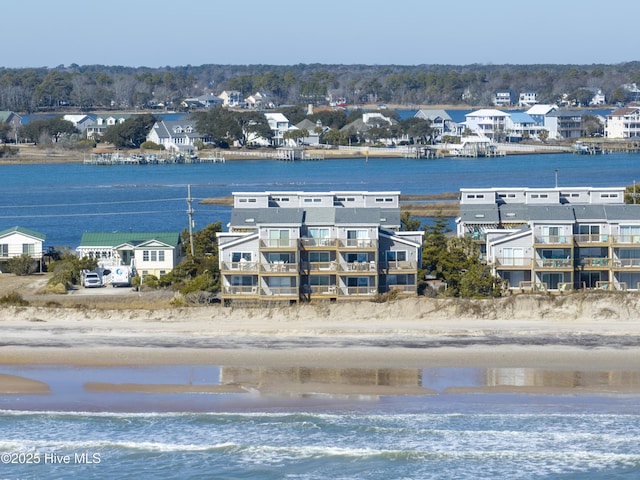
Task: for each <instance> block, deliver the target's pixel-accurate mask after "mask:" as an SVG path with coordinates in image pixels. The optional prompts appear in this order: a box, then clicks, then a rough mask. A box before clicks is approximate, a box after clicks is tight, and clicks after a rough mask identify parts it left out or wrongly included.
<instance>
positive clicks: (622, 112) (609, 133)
mask: <svg viewBox="0 0 640 480" xmlns="http://www.w3.org/2000/svg"><path fill="white" fill-rule="evenodd" d="M604 136H605V137H607V138H633V137H636V138H638V137H640V107H625V108H618V109H617V110H614V111H613V112H611V113H610V114H609V115H607V122H606V126H605V129H604Z"/></svg>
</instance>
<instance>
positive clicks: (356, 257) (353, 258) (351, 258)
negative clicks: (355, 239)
mask: <svg viewBox="0 0 640 480" xmlns="http://www.w3.org/2000/svg"><path fill="white" fill-rule="evenodd" d="M368 261H369V255H367V254H366V253H361V252H360V253H347V263H354V262H368Z"/></svg>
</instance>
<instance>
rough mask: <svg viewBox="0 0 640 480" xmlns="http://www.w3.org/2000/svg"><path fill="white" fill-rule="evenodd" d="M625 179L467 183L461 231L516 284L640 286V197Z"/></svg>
mask: <svg viewBox="0 0 640 480" xmlns="http://www.w3.org/2000/svg"><path fill="white" fill-rule="evenodd" d="M624 196H625V189H624V187H615V188H591V187H572V188H558V187H555V188H463V189H461V192H460V217H458V218H457V219H456V222H457V234H458V236H469V237H471V238H472V239H474V240H476V241H477V242H478V243H479V244H480V245H481V247H482V255H483V258H484V259H485V260H486V262H487V264H488V265H491V266H492V268H493V273H494V275H496V276H497V277H499V278H501V279H502V280H503V281H504V282H505V286H506V287H509V288H512V289H523V290H524V289H527V290H529V289H533V290H554V291H563V290H572V289H596V288H597V289H608V290H639V289H640V205H629V204H625V201H624Z"/></svg>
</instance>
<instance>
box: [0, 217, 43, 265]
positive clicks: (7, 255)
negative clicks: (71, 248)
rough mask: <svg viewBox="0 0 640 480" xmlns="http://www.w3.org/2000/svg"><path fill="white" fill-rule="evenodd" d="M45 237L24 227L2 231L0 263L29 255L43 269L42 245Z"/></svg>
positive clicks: (0, 234)
mask: <svg viewBox="0 0 640 480" xmlns="http://www.w3.org/2000/svg"><path fill="white" fill-rule="evenodd" d="M45 238H46V237H45V235H43V234H42V233H38V232H36V231H33V230H29V229H28V228H24V227H12V228H7V229H6V230H2V231H0V262H6V261H7V260H9V259H11V258H14V257H19V256H21V255H25V254H26V255H29V256H30V257H31V258H33V259H34V260H36V261H38V262H39V263H40V267H42V244H43V243H44V240H45Z"/></svg>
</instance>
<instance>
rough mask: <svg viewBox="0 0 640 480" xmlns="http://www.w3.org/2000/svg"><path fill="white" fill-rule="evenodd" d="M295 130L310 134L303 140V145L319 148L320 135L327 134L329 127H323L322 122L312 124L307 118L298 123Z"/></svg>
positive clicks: (301, 140) (301, 141)
mask: <svg viewBox="0 0 640 480" xmlns="http://www.w3.org/2000/svg"><path fill="white" fill-rule="evenodd" d="M295 128H297V129H298V130H306V131H307V132H309V135H308V136H306V137H304V138H301V139H300V143H302V144H303V145H311V146H317V145H319V144H320V135H322V134H323V133H325V132H327V131H328V130H329V127H323V126H322V122H321V121H320V120H318V121H317V122H315V123H314V122H312V121H311V120H309V119H308V118H305V119H304V120H302V121H301V122H300V123H298V124H297V125H296V126H295Z"/></svg>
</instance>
